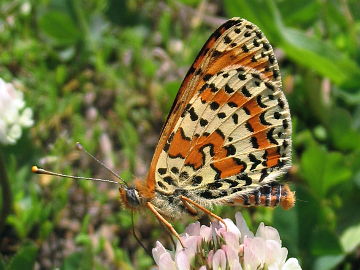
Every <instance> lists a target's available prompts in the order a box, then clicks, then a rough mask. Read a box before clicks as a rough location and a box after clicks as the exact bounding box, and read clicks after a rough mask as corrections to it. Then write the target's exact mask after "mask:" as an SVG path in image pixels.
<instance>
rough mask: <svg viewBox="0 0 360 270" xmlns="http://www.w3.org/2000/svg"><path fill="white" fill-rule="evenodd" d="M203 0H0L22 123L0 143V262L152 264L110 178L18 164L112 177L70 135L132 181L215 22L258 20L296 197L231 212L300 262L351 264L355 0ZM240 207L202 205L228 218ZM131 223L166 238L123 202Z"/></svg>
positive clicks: (356, 156) (4, 67) (358, 57)
mask: <svg viewBox="0 0 360 270" xmlns="http://www.w3.org/2000/svg"><path fill="white" fill-rule="evenodd" d="M206 3H207V4H206V5H204V1H198V0H183V1H164V2H161V3H159V2H158V1H154V0H150V1H142V0H135V1H130V0H127V1H115V0H90V1H85V0H79V1H68V0H67V1H64V0H50V1H48V0H42V1H27V0H11V1H10V0H6V1H2V2H1V4H0V12H1V17H0V33H1V34H0V74H1V78H3V79H5V80H7V81H13V82H14V81H15V82H18V84H19V86H18V87H19V89H21V90H22V91H23V92H24V95H25V99H26V103H27V106H29V107H31V108H32V109H33V112H34V118H35V124H34V126H33V127H32V128H31V129H29V130H25V131H24V134H23V137H22V139H21V140H20V141H18V142H17V144H16V145H14V146H8V147H4V148H1V150H2V151H1V153H0V155H1V156H2V158H3V159H4V165H5V166H6V173H7V175H8V178H9V184H10V187H11V195H12V196H11V197H12V204H11V207H10V208H11V209H9V210H10V214H9V215H8V217H7V220H6V225H5V227H4V228H3V229H2V231H1V232H0V248H1V250H0V252H1V256H0V270H1V269H33V267H34V265H35V263H37V265H39V267H40V268H44V269H55V268H60V269H109V268H117V269H149V268H150V267H151V266H152V265H153V261H152V259H151V258H150V257H149V256H148V255H147V254H146V253H145V251H144V250H143V249H142V248H141V247H140V246H139V244H138V243H137V242H136V240H135V239H134V237H132V235H131V234H132V220H131V214H130V212H128V211H123V210H121V209H120V207H119V199H118V196H119V195H118V191H117V190H116V187H113V186H108V185H106V184H103V183H88V182H75V181H69V180H66V179H64V180H59V179H55V178H54V177H51V176H39V175H31V173H30V168H31V166H32V165H33V164H39V163H40V165H41V166H44V167H46V168H48V169H51V170H55V171H61V172H64V173H69V174H75V175H84V176H91V177H103V178H110V177H111V175H109V174H108V172H107V171H106V170H104V169H102V168H101V166H98V165H97V164H95V163H94V162H93V161H92V160H91V159H89V158H88V157H87V156H86V155H83V154H81V153H79V152H78V151H75V149H74V148H73V145H74V144H75V142H76V141H80V142H81V143H82V144H83V145H84V147H85V148H86V149H87V150H88V151H89V152H90V153H92V154H94V155H95V156H96V157H97V158H99V159H100V160H104V161H105V162H106V164H110V166H111V167H112V168H117V169H116V171H119V172H120V175H121V177H122V178H124V179H125V180H127V181H130V180H132V179H133V178H134V175H136V176H139V177H140V178H141V177H143V178H144V177H145V176H146V173H147V170H148V165H149V163H150V161H151V158H152V153H153V150H154V147H155V145H156V142H157V140H158V136H159V132H160V130H161V126H162V124H163V122H164V120H165V119H166V114H167V112H168V111H169V110H170V108H171V105H172V101H173V100H174V98H175V96H176V94H177V91H178V88H179V85H180V83H181V79H182V77H183V76H184V74H185V73H186V71H187V69H188V68H189V67H190V65H191V63H192V61H193V59H194V57H195V56H196V55H197V53H198V51H199V50H200V48H201V46H202V45H203V43H204V42H205V41H206V40H207V38H208V37H209V35H210V33H212V31H214V29H215V27H216V25H218V23H217V19H219V18H229V17H232V16H238V17H243V18H246V19H247V20H249V21H251V22H253V23H255V24H257V25H258V26H259V27H260V29H261V30H262V31H263V32H264V33H265V35H266V36H267V37H268V39H269V41H270V42H271V44H272V45H273V47H274V48H275V49H276V52H277V54H278V55H280V57H279V64H280V68H281V73H282V78H283V85H284V92H285V94H286V95H287V97H288V100H289V105H290V109H291V113H292V119H293V134H294V135H293V163H294V167H293V169H292V170H291V171H290V173H289V175H288V177H287V178H288V179H289V180H290V182H291V186H292V188H293V189H295V190H296V197H297V204H296V206H295V207H294V208H293V209H291V210H289V211H284V210H282V209H276V210H271V209H256V210H250V211H246V210H244V211H243V213H244V216H245V219H246V220H247V222H248V224H249V226H250V227H251V228H256V227H257V225H258V223H259V222H265V223H266V224H267V225H272V226H274V227H276V228H277V229H278V230H279V232H280V236H281V239H282V241H283V244H284V246H286V247H287V248H288V250H289V254H290V255H291V256H294V257H296V258H298V259H299V260H300V261H301V264H302V267H303V269H316V270H318V269H320V270H330V269H357V268H358V267H359V264H358V261H359V255H358V254H359V252H358V251H359V247H360V242H359V239H360V236H359V234H360V229H359V228H360V213H359V210H358V205H360V198H359V196H358V194H359V191H360V169H359V168H360V144H359V142H360V91H359V90H360V81H359V79H358V78H360V51H359V50H358V48H359V47H360V40H359V36H360V27H359V25H360V13H359V10H360V3H359V1H352V0H348V1H346V0H345V1H342V0H333V1H312V0H298V1H293V0H276V1H270V0H252V1H247V0H225V1H223V2H221V1H215V2H214V1H208V2H206ZM0 206H1V207H2V202H1V203H0ZM238 210H239V209H234V208H231V207H218V208H216V209H215V212H216V213H217V214H218V215H221V216H223V217H229V218H233V217H234V213H235V211H238ZM134 223H135V231H136V233H137V235H139V236H140V239H141V240H142V242H143V244H144V245H145V246H146V247H149V248H151V247H153V246H154V245H155V241H156V240H161V241H162V242H164V243H167V244H168V247H169V248H170V247H171V244H170V241H169V239H168V236H167V234H164V230H163V228H162V227H161V226H160V225H159V224H158V223H157V221H156V220H155V218H152V217H150V216H149V217H148V216H147V215H145V214H144V213H142V212H141V213H136V214H135V218H134ZM186 225H187V221H186V222H185V221H181V222H179V223H178V224H175V228H176V229H177V230H178V231H180V232H181V231H183V230H184V227H185V226H186ZM57 250H64V252H57ZM55 255H56V256H55ZM48 258H51V259H50V261H51V263H49V261H47V259H48Z"/></svg>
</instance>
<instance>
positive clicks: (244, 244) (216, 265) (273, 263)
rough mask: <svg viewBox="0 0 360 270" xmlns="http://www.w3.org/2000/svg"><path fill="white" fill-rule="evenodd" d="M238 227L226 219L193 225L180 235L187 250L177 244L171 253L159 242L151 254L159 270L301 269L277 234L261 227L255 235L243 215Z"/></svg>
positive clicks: (237, 218) (237, 224) (238, 220)
mask: <svg viewBox="0 0 360 270" xmlns="http://www.w3.org/2000/svg"><path fill="white" fill-rule="evenodd" d="M235 219H236V224H235V223H234V222H233V221H232V220H230V219H224V221H225V223H226V227H227V228H225V226H224V225H223V224H221V223H212V224H211V225H210V226H209V227H208V226H205V225H201V226H200V223H199V222H195V223H193V224H190V225H189V226H188V227H187V228H186V231H185V233H184V234H183V235H182V236H181V239H182V241H183V242H184V245H185V248H182V247H181V245H180V243H179V242H178V243H177V247H176V251H174V252H170V251H168V250H166V249H165V248H164V246H163V245H162V244H161V243H160V242H159V241H158V242H156V247H155V248H153V250H152V253H153V257H154V260H155V263H156V264H157V267H158V269H159V270H190V269H200V270H215V269H216V270H262V269H264V270H265V269H267V270H301V267H300V265H299V262H298V260H297V259H295V258H290V259H287V260H286V258H287V255H288V250H287V249H286V248H285V247H282V245H281V240H280V236H279V233H278V231H277V230H276V229H275V228H273V227H270V226H265V225H264V224H263V223H261V224H260V226H259V228H258V229H257V231H256V233H255V235H254V234H253V233H252V232H251V231H250V230H249V228H248V227H247V225H246V222H245V220H244V218H243V217H242V215H241V214H240V213H236V215H235Z"/></svg>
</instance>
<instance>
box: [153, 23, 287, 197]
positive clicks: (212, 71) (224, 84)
mask: <svg viewBox="0 0 360 270" xmlns="http://www.w3.org/2000/svg"><path fill="white" fill-rule="evenodd" d="M290 145H291V122H290V114H289V109H288V105H287V101H286V98H285V96H284V94H283V92H282V91H281V80H280V74H279V68H278V65H277V62H276V59H275V56H274V53H273V50H272V48H271V46H270V45H269V42H268V41H267V40H266V38H265V37H264V35H263V34H262V33H261V32H260V30H259V29H258V28H257V27H256V26H255V25H253V24H251V23H249V22H247V21H245V20H241V19H238V18H233V19H231V20H229V21H228V22H226V23H225V24H224V25H222V26H220V27H219V29H218V30H217V31H215V32H214V34H213V35H212V36H211V37H210V38H209V40H208V41H207V43H206V44H205V45H204V47H203V49H202V50H201V51H200V53H199V55H198V57H197V59H196V60H195V62H194V64H193V65H192V67H191V68H190V70H189V72H188V74H187V76H186V78H185V79H184V82H183V84H182V87H181V88H180V90H179V93H178V96H177V98H176V100H175V103H174V105H173V108H172V112H171V115H170V116H169V117H168V121H167V123H166V126H165V128H164V130H163V133H162V137H161V139H160V142H159V145H158V147H157V150H156V152H155V156H154V159H153V162H152V168H153V173H154V176H153V179H152V178H151V175H150V176H149V177H148V182H149V181H150V182H151V181H153V182H154V186H155V188H156V190H157V191H159V192H163V193H168V194H170V193H172V192H173V191H174V190H176V189H179V188H180V189H186V190H190V191H193V192H194V193H193V196H198V198H199V200H201V199H202V198H203V199H207V200H214V202H215V201H217V200H223V199H224V198H225V199H227V200H229V199H231V198H236V196H239V194H242V193H246V192H248V190H253V189H254V187H258V186H261V185H264V184H266V183H269V182H271V181H273V180H274V179H275V178H276V177H277V176H278V175H280V174H282V173H283V171H284V170H285V169H286V168H287V167H288V166H289V164H290V162H291V161H290V155H291V153H290Z"/></svg>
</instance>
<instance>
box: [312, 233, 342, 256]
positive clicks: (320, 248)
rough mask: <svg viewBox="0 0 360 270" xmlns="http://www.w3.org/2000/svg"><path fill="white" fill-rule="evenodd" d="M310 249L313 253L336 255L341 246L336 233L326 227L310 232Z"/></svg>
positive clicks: (339, 251)
mask: <svg viewBox="0 0 360 270" xmlns="http://www.w3.org/2000/svg"><path fill="white" fill-rule="evenodd" d="M311 251H312V254H315V255H328V254H331V255H338V254H340V253H342V248H341V245H340V242H339V239H338V237H337V235H336V234H335V233H334V232H333V231H331V230H330V229H329V228H328V227H326V228H319V229H318V230H316V229H315V230H314V231H313V233H312V234H311Z"/></svg>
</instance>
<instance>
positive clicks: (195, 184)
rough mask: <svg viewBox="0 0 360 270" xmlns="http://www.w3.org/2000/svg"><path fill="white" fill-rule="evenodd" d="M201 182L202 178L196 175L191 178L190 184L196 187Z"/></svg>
mask: <svg viewBox="0 0 360 270" xmlns="http://www.w3.org/2000/svg"><path fill="white" fill-rule="evenodd" d="M202 181H203V178H202V176H200V175H197V176H194V177H193V178H192V180H191V183H192V185H193V186H198V185H200V184H201V182H202Z"/></svg>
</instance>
